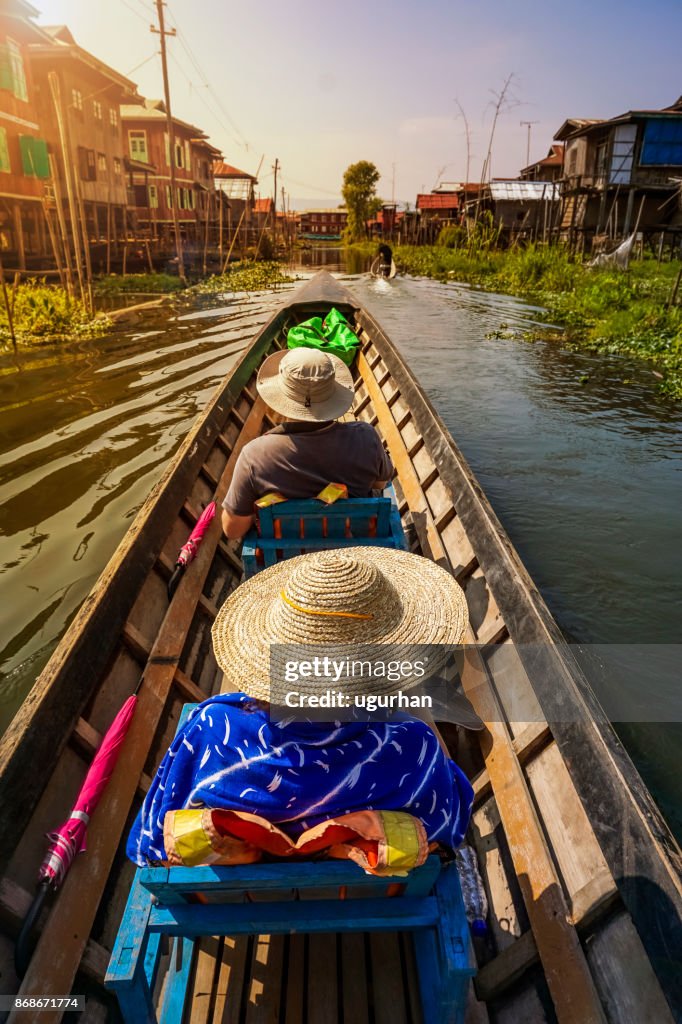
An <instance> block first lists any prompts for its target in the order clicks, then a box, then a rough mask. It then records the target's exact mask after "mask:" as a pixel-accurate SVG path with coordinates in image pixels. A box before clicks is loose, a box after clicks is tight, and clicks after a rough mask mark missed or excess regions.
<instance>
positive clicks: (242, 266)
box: [190, 260, 295, 295]
mask: <svg viewBox="0 0 682 1024" xmlns="http://www.w3.org/2000/svg"><path fill="white" fill-rule="evenodd" d="M294 280H295V279H294V278H293V277H290V276H289V275H287V274H285V273H284V272H283V271H282V267H281V264H279V263H276V262H275V261H274V260H262V261H255V260H252V261H246V260H245V261H243V262H240V263H234V264H232V265H231V266H230V267H229V268H228V270H227V272H226V273H224V274H214V276H213V277H209V278H208V279H207V280H206V281H201V282H200V283H199V284H196V285H193V287H192V288H191V289H190V290H191V291H193V292H199V293H201V294H210V295H216V294H219V293H220V292H258V291H264V290H265V289H266V288H273V287H274V286H275V285H278V284H289V283H290V282H292V281H294Z"/></svg>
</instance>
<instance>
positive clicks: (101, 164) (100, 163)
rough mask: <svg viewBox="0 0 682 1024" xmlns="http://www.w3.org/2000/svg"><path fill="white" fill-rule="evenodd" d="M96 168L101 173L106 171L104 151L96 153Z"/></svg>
mask: <svg viewBox="0 0 682 1024" xmlns="http://www.w3.org/2000/svg"><path fill="white" fill-rule="evenodd" d="M97 170H98V171H100V172H101V173H102V174H106V173H107V157H106V154H105V153H98V154H97Z"/></svg>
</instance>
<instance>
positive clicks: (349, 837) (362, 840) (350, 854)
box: [164, 808, 429, 875]
mask: <svg viewBox="0 0 682 1024" xmlns="http://www.w3.org/2000/svg"><path fill="white" fill-rule="evenodd" d="M187 813H188V812H182V811H180V812H178V811H169V812H168V813H167V814H166V817H165V820H164V843H165V848H166V856H167V861H166V863H167V864H168V865H169V866H172V865H175V864H187V863H189V861H188V860H187V853H186V851H187V849H188V847H187V845H186V844H185V845H183V829H186V828H187V825H186V821H187V819H186V818H183V814H187ZM193 813H194V814H195V816H196V815H197V813H198V812H193ZM388 813H389V812H386V814H387V815H388ZM390 813H391V814H393V815H394V816H395V814H396V812H390ZM176 816H177V817H176ZM199 817H200V823H198V826H197V825H195V826H194V832H193V833H192V834H193V835H195V836H196V834H197V833H196V828H197V827H199V828H200V829H201V831H202V832H203V834H204V835H205V837H206V847H205V851H204V854H205V856H203V857H202V859H199V860H197V859H196V855H193V856H194V859H193V860H192V861H191V863H192V864H194V865H196V864H199V863H204V864H244V863H253V862H254V861H257V860H260V859H261V857H262V855H263V854H267V855H269V856H271V857H281V858H283V859H291V858H305V857H309V856H311V855H313V854H318V853H322V852H324V853H325V854H326V856H328V857H330V858H332V859H342V860H353V861H355V862H356V863H357V864H359V865H360V867H362V868H363V870H364V871H367V872H369V873H370V874H376V875H395V874H396V873H401V872H396V870H395V869H393V868H391V867H390V865H389V863H388V862H389V840H388V837H387V833H386V827H385V823H384V818H383V817H382V813H381V812H380V811H356V812H354V813H351V814H345V815H342V816H341V817H339V818H332V819H330V820H329V821H324V822H321V823H320V824H319V825H316V826H315V827H314V828H311V829H308V830H307V831H306V832H304V833H303V835H302V836H300V837H299V839H298V840H297V841H294V840H292V839H290V838H289V836H288V835H287V834H286V833H285V832H283V831H282V830H281V829H280V828H278V827H277V825H273V824H272V822H269V821H266V820H265V819H264V818H261V817H260V816H259V815H256V814H250V813H249V812H247V811H230V810H211V809H209V808H204V809H203V810H202V811H201V812H200V814H199ZM193 820H196V818H195V819H193ZM401 820H402V821H405V822H407V825H408V828H410V827H411V828H413V829H414V833H415V834H416V836H417V847H418V855H417V858H416V860H415V863H414V865H413V866H417V865H419V864H423V863H424V861H425V860H426V857H427V856H428V853H429V844H428V841H427V839H426V833H425V831H424V826H423V825H422V823H421V822H420V821H419V820H418V819H417V818H413V817H412V816H411V815H409V814H407V813H402V812H401ZM410 823H411V826H410ZM193 849H195V847H193Z"/></svg>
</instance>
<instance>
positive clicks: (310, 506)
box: [242, 486, 407, 579]
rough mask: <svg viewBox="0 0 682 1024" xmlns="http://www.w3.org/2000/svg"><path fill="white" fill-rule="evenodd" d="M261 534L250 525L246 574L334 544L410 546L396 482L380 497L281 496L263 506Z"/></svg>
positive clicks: (244, 551)
mask: <svg viewBox="0 0 682 1024" xmlns="http://www.w3.org/2000/svg"><path fill="white" fill-rule="evenodd" d="M258 523H259V528H260V533H258V532H257V531H256V530H255V529H252V530H249V532H248V533H247V535H246V537H245V538H244V544H243V547H242V562H243V564H244V578H245V579H249V577H251V576H255V574H256V573H257V572H260V571H261V570H262V569H267V567H268V566H270V565H275V564H276V563H277V562H281V561H282V560H283V559H285V558H293V557H294V556H295V555H305V554H307V553H308V552H310V551H321V550H325V549H329V548H344V547H362V546H365V545H370V546H380V547H385V548H400V549H402V550H406V549H407V543H406V541H405V534H404V533H403V527H402V523H401V521H400V513H399V511H398V505H397V502H396V500H395V491H394V490H393V487H392V486H391V487H388V488H386V490H385V492H384V496H383V497H380V498H341V499H339V501H336V502H334V504H333V505H325V504H324V503H323V502H321V501H319V500H318V499H317V498H306V499H300V500H291V501H281V502H278V503H277V504H275V505H269V506H268V507H267V508H262V509H259V511H258Z"/></svg>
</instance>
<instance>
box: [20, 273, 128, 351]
mask: <svg viewBox="0 0 682 1024" xmlns="http://www.w3.org/2000/svg"><path fill="white" fill-rule="evenodd" d="M7 294H8V299H9V302H10V305H11V307H12V321H13V324H14V334H15V337H16V341H17V345H19V346H22V347H30V346H32V345H49V344H53V343H54V342H60V341H66V340H78V339H81V338H97V337H100V336H101V335H102V334H105V333H106V331H107V330H108V329H109V327H110V326H111V321H110V320H109V318H108V317H106V316H102V315H101V314H98V315H97V316H91V315H90V313H88V311H87V309H86V308H85V306H84V305H83V303H82V302H81V301H80V299H76V298H71V297H70V296H69V295H68V293H67V292H66V291H65V289H64V288H60V287H57V286H55V285H48V284H45V282H44V281H41V280H31V281H27V282H25V283H24V284H20V285H18V286H17V287H16V288H9V287H8V289H7ZM0 346H1V347H2V348H4V349H9V348H11V347H12V337H11V331H10V325H9V319H8V315H7V307H6V305H5V303H4V301H0Z"/></svg>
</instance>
